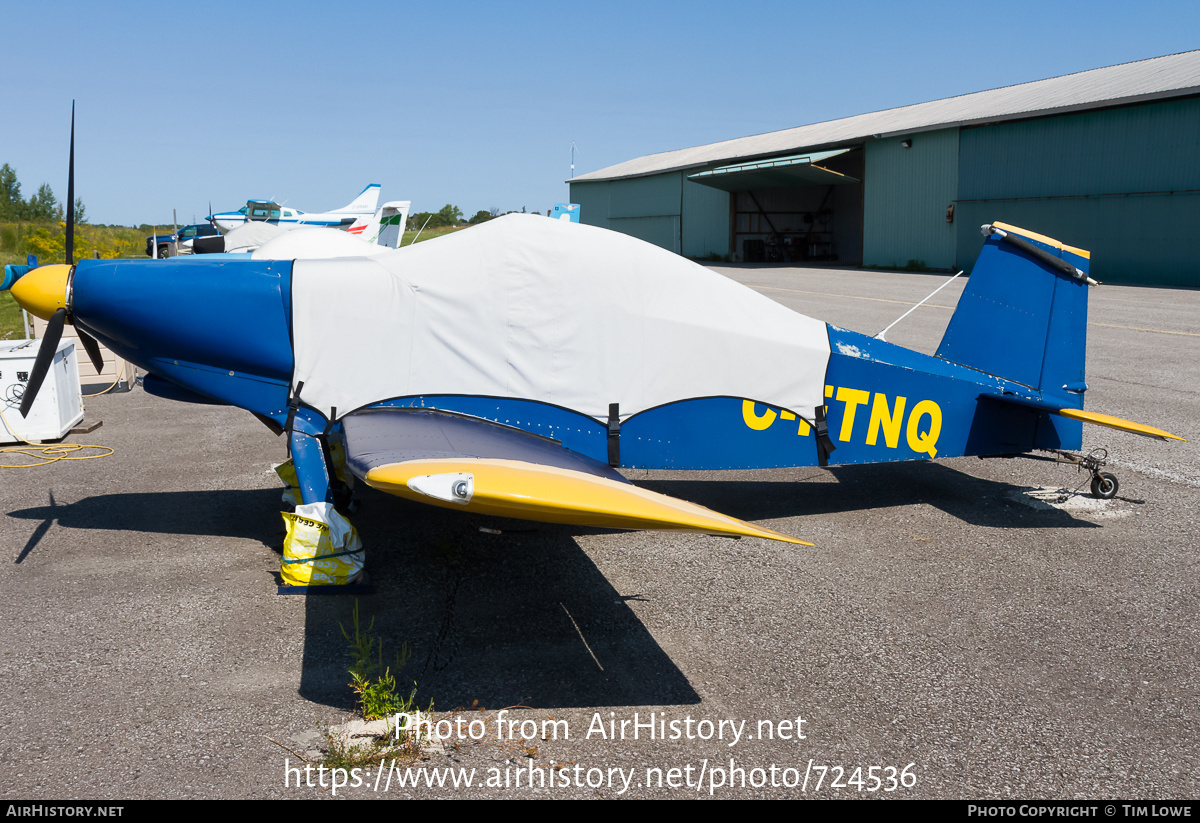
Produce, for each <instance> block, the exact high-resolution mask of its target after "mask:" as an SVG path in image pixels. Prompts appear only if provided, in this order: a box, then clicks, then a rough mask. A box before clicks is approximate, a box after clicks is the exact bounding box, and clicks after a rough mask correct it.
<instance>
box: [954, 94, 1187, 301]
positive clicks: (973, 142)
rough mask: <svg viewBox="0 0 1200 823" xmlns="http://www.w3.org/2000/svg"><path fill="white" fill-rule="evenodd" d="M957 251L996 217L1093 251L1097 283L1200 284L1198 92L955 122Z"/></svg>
mask: <svg viewBox="0 0 1200 823" xmlns="http://www.w3.org/2000/svg"><path fill="white" fill-rule="evenodd" d="M958 181H959V185H958V197H957V206H958V207H957V211H956V214H955V223H956V224H957V225H958V232H957V235H958V242H957V247H958V248H957V253H956V255H957V259H958V263H959V265H960V266H962V265H963V264H964V263H966V264H969V263H970V262H971V261H973V260H974V259H975V255H976V253H977V252H978V251H979V247H980V246H981V245H982V243H983V238H982V237H981V236H980V234H979V226H980V225H981V224H983V223H990V222H992V221H993V220H1000V221H1003V222H1005V223H1010V224H1012V225H1016V226H1023V227H1026V228H1029V229H1032V230H1034V231H1037V232H1039V233H1041V234H1046V235H1049V236H1051V237H1054V238H1056V239H1058V240H1061V241H1062V242H1064V243H1067V244H1069V245H1072V246H1077V247H1080V248H1084V249H1087V250H1089V251H1090V252H1091V253H1092V265H1091V274H1092V276H1093V277H1094V278H1095V279H1097V280H1100V281H1101V282H1104V281H1108V282H1120V283H1155V284H1160V285H1169V286H1200V259H1198V258H1197V256H1196V254H1195V251H1194V249H1193V247H1192V244H1191V242H1190V238H1191V236H1192V235H1193V234H1194V233H1195V232H1196V230H1197V226H1198V225H1200V97H1192V98H1187V99H1182V100H1170V101H1165V102H1160V103H1147V104H1141V105H1136V106H1126V107H1122V108H1114V109H1103V110H1099V111H1087V112H1080V113H1077V114H1066V115H1059V116H1056V117H1045V118H1039V119H1036V120H1023V121H1017V122H1009V123H997V124H994V125H988V126H980V127H975V128H963V129H961V130H960V137H959V166H958Z"/></svg>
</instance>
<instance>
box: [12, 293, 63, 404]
mask: <svg viewBox="0 0 1200 823" xmlns="http://www.w3.org/2000/svg"><path fill="white" fill-rule="evenodd" d="M66 322H67V310H66V309H59V310H58V311H56V312H54V314H53V315H51V317H50V319H49V320H48V321H47V322H46V336H45V337H43V338H42V344H41V347H40V348H39V349H38V353H37V357H36V358H34V361H33V371H32V372H30V373H29V382H28V383H26V384H25V394H24V395H23V396H22V397H21V417H28V416H29V410H30V409H31V408H33V401H34V400H36V399H37V393H38V391H40V390H41V388H42V382H43V381H45V379H46V375H47V374H48V373H49V372H50V364H51V363H53V362H54V354H55V352H57V351H58V341H59V340H61V339H62V333H63V326H64V325H65V324H66Z"/></svg>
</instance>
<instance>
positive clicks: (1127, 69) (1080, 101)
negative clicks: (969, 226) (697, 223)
mask: <svg viewBox="0 0 1200 823" xmlns="http://www.w3.org/2000/svg"><path fill="white" fill-rule="evenodd" d="M1189 94H1200V51H1188V52H1183V53H1181V54H1171V55H1167V56H1166V57H1154V58H1151V59H1149V60H1139V61H1137V62H1135V63H1123V64H1121V65H1119V66H1108V67H1107V68H1102V69H1092V70H1090V71H1081V72H1078V73H1076V74H1067V75H1063V76H1062V77H1051V78H1049V79H1048V80H1035V81H1034V82H1032V83H1022V84H1020V85H1017V86H1005V87H1003V88H999V89H991V90H989V91H980V92H975V93H974V94H964V95H960V96H958V97H947V98H945V99H944V100H933V101H931V102H929V103H917V104H915V105H912V106H901V107H900V108H897V109H885V110H884V111H876V112H870V113H868V114H858V115H855V116H853V117H843V118H842V119H840V120H829V121H827V122H824V123H813V124H811V125H807V126H799V127H797V128H794V129H784V130H783V131H773V132H767V133H766V134H756V135H753V136H751V137H739V138H737V139H734V140H722V141H721V142H719V143H709V144H708V145H704V146H695V147H693V148H690V149H677V150H675V151H666V152H660V153H658V154H648V155H646V156H645V157H638V158H636V159H634V160H627V161H625V162H624V163H618V164H616V165H615V166H609V167H608V168H604V169H600V170H599V171H593V172H589V173H588V174H582V175H579V176H578V177H574V178H571V179H570V180H568V181H566V182H568V183H586V182H589V181H599V180H617V179H621V178H626V177H644V176H646V175H650V174H661V173H662V172H667V171H675V170H678V169H690V168H696V167H698V166H705V165H708V164H711V163H726V162H730V161H735V160H743V159H749V158H753V157H764V156H767V155H772V154H779V153H782V152H796V151H799V150H801V149H807V148H812V147H818V146H836V145H839V144H841V145H845V144H847V143H854V142H860V141H862V140H863V139H864V138H867V137H888V136H892V135H898V134H912V133H915V132H922V131H932V130H934V129H944V128H951V127H954V126H965V125H973V124H978V123H989V122H997V121H1002V120H1015V119H1018V118H1024V117H1037V116H1044V115H1050V114H1063V113H1066V112H1072V111H1083V110H1086V109H1095V108H1104V107H1107V106H1116V105H1122V104H1126V103H1140V102H1146V101H1150V100H1159V99H1163V98H1169V97H1182V96H1185V95H1189Z"/></svg>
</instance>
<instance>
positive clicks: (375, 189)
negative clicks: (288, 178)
mask: <svg viewBox="0 0 1200 823" xmlns="http://www.w3.org/2000/svg"><path fill="white" fill-rule="evenodd" d="M379 188H380V187H379V184H378V183H372V184H371V185H369V186H367V187H366V188H365V189H363V190H362V192H360V193H359V195H358V197H356V198H354V200H352V201H351V202H350V203H349V204H348V205H345V206H343V207H342V208H340V209H334V210H333V211H327V212H319V213H318V212H303V211H300V210H299V209H291V208H287V207H285V206H280V205H279V204H278V203H276V202H274V201H272V200H247V201H246V205H244V206H242V207H241V208H240V209H238V210H237V211H226V212H221V213H219V214H210V215H209V216H208V218H207V219H208V221H209V222H210V223H211V224H212V225H213V226H215V227H216V228H217V229H218V230H220V231H222V232H227V231H229V230H230V229H235V228H237V227H238V226H241V225H243V224H245V223H246V222H247V221H248V220H249V221H261V222H264V223H273V224H277V225H279V226H283V227H286V228H297V227H300V226H323V227H329V228H341V229H348V228H349V227H350V226H352V225H354V224H355V222H357V221H359V220H360V219H362V218H369V217H371V215H373V214H374V213H375V209H376V206H377V205H378V203H379Z"/></svg>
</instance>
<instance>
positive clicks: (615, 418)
mask: <svg viewBox="0 0 1200 823" xmlns="http://www.w3.org/2000/svg"><path fill="white" fill-rule="evenodd" d="M608 465H610V466H612V467H613V468H614V469H615V468H617V467H618V466H620V465H621V404H620V403H609V404H608Z"/></svg>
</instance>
